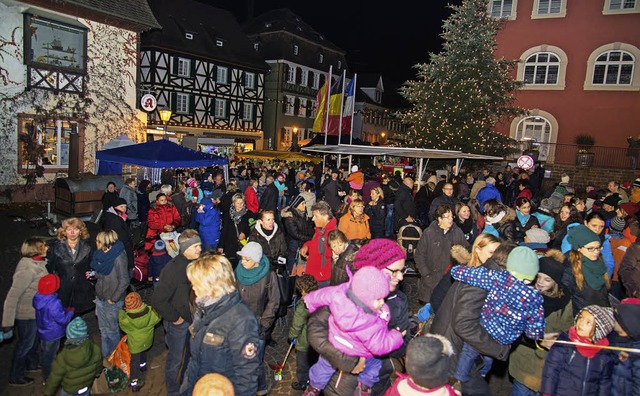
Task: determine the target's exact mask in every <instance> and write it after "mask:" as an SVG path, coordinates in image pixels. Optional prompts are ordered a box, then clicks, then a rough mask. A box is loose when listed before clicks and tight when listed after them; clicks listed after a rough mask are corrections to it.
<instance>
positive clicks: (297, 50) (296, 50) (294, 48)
mask: <svg viewBox="0 0 640 396" xmlns="http://www.w3.org/2000/svg"><path fill="white" fill-rule="evenodd" d="M298 52H299V49H298V46H297V45H295V44H294V45H293V54H294V55H298Z"/></svg>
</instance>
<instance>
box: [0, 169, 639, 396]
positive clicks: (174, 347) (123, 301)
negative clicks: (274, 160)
mask: <svg viewBox="0 0 640 396" xmlns="http://www.w3.org/2000/svg"><path fill="white" fill-rule="evenodd" d="M543 175H544V170H543V169H542V168H541V167H540V166H539V165H538V164H536V167H535V168H534V169H532V170H531V171H524V170H520V169H518V168H513V169H512V168H511V167H510V166H506V167H505V168H504V169H500V170H496V169H489V168H484V169H481V170H479V171H477V172H472V171H463V172H461V173H460V174H457V175H450V176H446V175H443V176H438V173H436V172H428V173H427V174H426V175H425V177H423V178H421V179H420V180H418V181H414V179H413V177H411V176H410V175H404V176H403V175H401V174H400V173H399V172H397V173H396V174H393V175H392V174H388V173H386V172H384V171H383V170H382V167H381V166H380V165H378V166H372V167H370V168H367V169H360V168H359V166H358V165H353V166H352V167H350V168H349V169H343V168H338V167H324V168H322V167H320V166H317V165H313V164H285V163H282V164H271V163H260V164H256V163H250V162H238V163H235V164H232V166H231V174H230V176H229V178H228V180H225V178H224V173H223V171H222V169H219V168H207V169H201V170H200V169H198V170H193V171H192V172H189V173H186V174H185V176H186V177H185V178H184V179H183V181H180V182H177V183H172V182H171V181H169V182H167V183H164V184H160V185H158V186H154V187H152V186H151V183H150V182H149V181H147V180H142V181H140V182H138V180H137V179H136V178H128V179H126V180H125V181H124V185H123V187H122V188H121V189H120V191H117V189H116V184H115V183H109V184H108V185H107V186H106V190H105V193H104V196H103V200H102V202H103V206H104V207H103V216H102V220H101V222H100V225H101V228H102V230H101V231H100V232H99V233H97V235H95V236H93V237H92V236H90V235H89V232H88V229H87V226H86V224H85V223H84V222H83V221H82V220H81V219H78V218H67V219H65V220H64V221H63V223H62V226H61V227H60V228H59V230H58V236H57V238H54V239H53V240H50V241H45V240H43V239H41V238H37V237H33V238H28V239H27V240H25V241H24V243H23V244H22V247H21V255H22V259H21V260H20V262H19V263H18V265H17V268H16V271H15V274H14V278H13V284H12V287H11V289H10V290H9V292H8V295H7V298H6V300H5V303H4V312H3V320H2V332H0V340H6V339H11V338H12V337H14V335H15V336H16V338H17V341H16V345H15V349H14V354H13V358H12V368H11V372H10V379H9V383H10V384H11V385H14V386H27V385H30V384H32V383H33V382H34V379H33V378H31V377H29V376H28V375H27V374H28V373H33V372H37V371H38V370H41V371H42V381H43V383H44V385H45V388H44V389H45V391H44V392H45V394H46V395H53V394H55V393H56V392H57V391H58V389H60V390H61V391H60V394H62V395H87V394H90V392H91V386H92V383H93V381H94V379H95V377H96V376H97V375H99V374H100V373H101V372H102V367H103V366H102V361H103V359H104V358H107V357H109V356H110V355H111V354H112V352H113V351H114V350H115V349H116V347H117V345H118V343H119V342H120V341H121V338H122V335H126V336H127V338H126V343H127V345H128V347H129V351H130V353H131V363H130V375H129V377H130V379H129V381H130V382H129V385H130V388H131V390H132V391H133V392H138V391H140V390H141V389H142V388H143V387H144V379H145V378H144V377H145V371H146V368H147V351H148V350H149V349H150V348H151V347H152V346H153V343H154V328H155V327H156V326H157V325H159V324H161V325H162V327H163V329H164V343H165V345H166V347H167V353H166V360H165V362H164V386H165V388H166V393H167V394H168V395H192V394H193V395H205V394H208V393H205V392H209V391H210V390H211V388H216V389H218V390H219V392H221V393H219V394H224V395H227V394H235V395H265V394H268V392H269V389H268V382H267V380H266V371H267V370H268V369H267V368H266V367H265V364H264V356H265V348H266V347H267V346H268V345H270V344H271V345H273V343H275V341H274V340H273V339H272V337H271V334H272V332H273V330H274V327H275V326H276V322H277V319H278V318H279V317H283V316H286V315H287V313H288V311H290V310H292V311H293V313H292V315H293V316H292V318H293V319H292V320H291V325H290V329H289V333H288V336H289V337H288V338H289V340H288V341H289V342H290V343H292V344H295V350H296V367H295V370H294V372H295V376H296V381H295V382H293V383H292V385H291V386H292V387H293V388H294V389H295V390H298V391H302V394H303V395H304V396H314V395H318V394H320V393H323V394H325V395H352V394H356V395H360V396H368V395H383V394H385V395H417V394H430V395H455V394H464V395H490V394H491V391H490V388H489V386H488V382H487V380H486V378H487V377H488V376H490V375H491V369H492V367H493V362H494V361H495V360H496V359H497V360H502V361H507V360H508V368H509V374H510V376H511V378H512V382H513V390H512V395H536V394H543V395H547V394H548V395H583V394H594V395H596V394H613V395H631V394H640V356H639V355H638V353H639V352H640V350H639V349H638V348H639V347H640V241H637V237H638V235H639V234H640V225H639V223H638V217H637V216H638V214H640V204H639V203H638V202H639V201H640V178H639V179H636V180H634V181H633V182H630V183H623V182H620V181H616V180H612V181H610V182H609V183H608V184H607V185H606V186H597V185H594V184H592V183H589V184H588V185H587V186H586V187H585V188H584V190H583V189H575V188H574V187H573V186H572V184H571V178H570V177H569V176H568V175H562V176H561V178H560V181H559V183H557V184H556V185H554V186H552V187H550V188H543V184H542V181H543V180H542V179H543ZM406 226H415V228H417V229H419V230H420V233H419V240H418V241H417V244H416V246H415V250H411V251H409V249H407V247H406V246H404V245H403V243H402V239H403V235H402V233H403V230H404V229H406V228H407V227H406ZM408 253H410V254H411V257H410V259H411V260H408V256H407V254H408ZM140 255H146V257H147V258H148V266H146V267H144V268H141V267H140V265H139V262H138V259H139V257H140ZM145 262H146V261H145ZM412 263H413V267H414V268H413V269H414V270H415V272H416V274H417V276H418V277H419V278H418V285H417V287H418V289H417V301H416V303H417V306H419V307H421V308H420V309H419V310H416V312H413V311H412V310H411V309H410V305H409V302H410V301H409V299H408V297H407V295H406V294H405V293H403V291H402V282H403V280H404V276H405V275H406V274H407V272H408V271H409V269H410V266H411V264H412ZM137 272H140V273H141V274H143V275H142V276H141V277H140V280H141V283H143V284H144V283H146V284H148V285H152V286H151V287H153V292H152V294H151V297H150V299H149V301H147V302H143V298H142V297H141V295H140V294H138V293H137V292H136V291H135V286H132V284H131V280H132V278H134V279H136V277H137V276H138V275H136V274H137ZM137 284H138V285H139V284H140V283H137ZM88 314H95V316H96V317H97V320H98V327H99V338H100V341H101V342H100V345H97V344H95V343H94V342H93V339H92V337H90V336H91V335H90V334H89V332H88V329H87V324H86V322H85V320H84V319H86V316H85V315H88ZM83 316H84V319H83ZM14 332H15V334H14ZM212 375H214V376H213V377H212ZM225 392H226V393H225Z"/></svg>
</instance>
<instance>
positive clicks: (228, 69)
mask: <svg viewBox="0 0 640 396" xmlns="http://www.w3.org/2000/svg"><path fill="white" fill-rule="evenodd" d="M227 84H231V68H229V67H227Z"/></svg>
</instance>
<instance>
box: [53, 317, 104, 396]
mask: <svg viewBox="0 0 640 396" xmlns="http://www.w3.org/2000/svg"><path fill="white" fill-rule="evenodd" d="M66 334H67V341H66V342H65V344H64V347H63V348H62V350H61V351H60V353H58V356H57V357H56V360H55V361H54V362H53V366H52V367H51V374H50V375H49V378H47V383H46V384H45V386H44V391H43V393H44V395H45V396H52V395H54V394H55V393H56V391H57V390H58V387H62V390H63V391H64V392H61V394H63V395H64V394H66V395H87V394H89V391H90V389H91V384H93V381H94V380H95V378H96V377H97V376H99V375H100V372H101V371H102V351H101V349H100V347H99V346H98V345H97V344H96V343H95V342H93V341H91V339H90V338H89V334H88V333H87V324H86V323H85V321H84V320H82V318H80V317H77V318H75V319H73V320H72V321H71V322H69V324H68V325H67V331H66Z"/></svg>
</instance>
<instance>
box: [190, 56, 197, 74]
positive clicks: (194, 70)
mask: <svg viewBox="0 0 640 396" xmlns="http://www.w3.org/2000/svg"><path fill="white" fill-rule="evenodd" d="M189 65H190V66H191V70H190V72H189V77H191V78H195V76H196V60H195V59H191V60H190V61H189Z"/></svg>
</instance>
